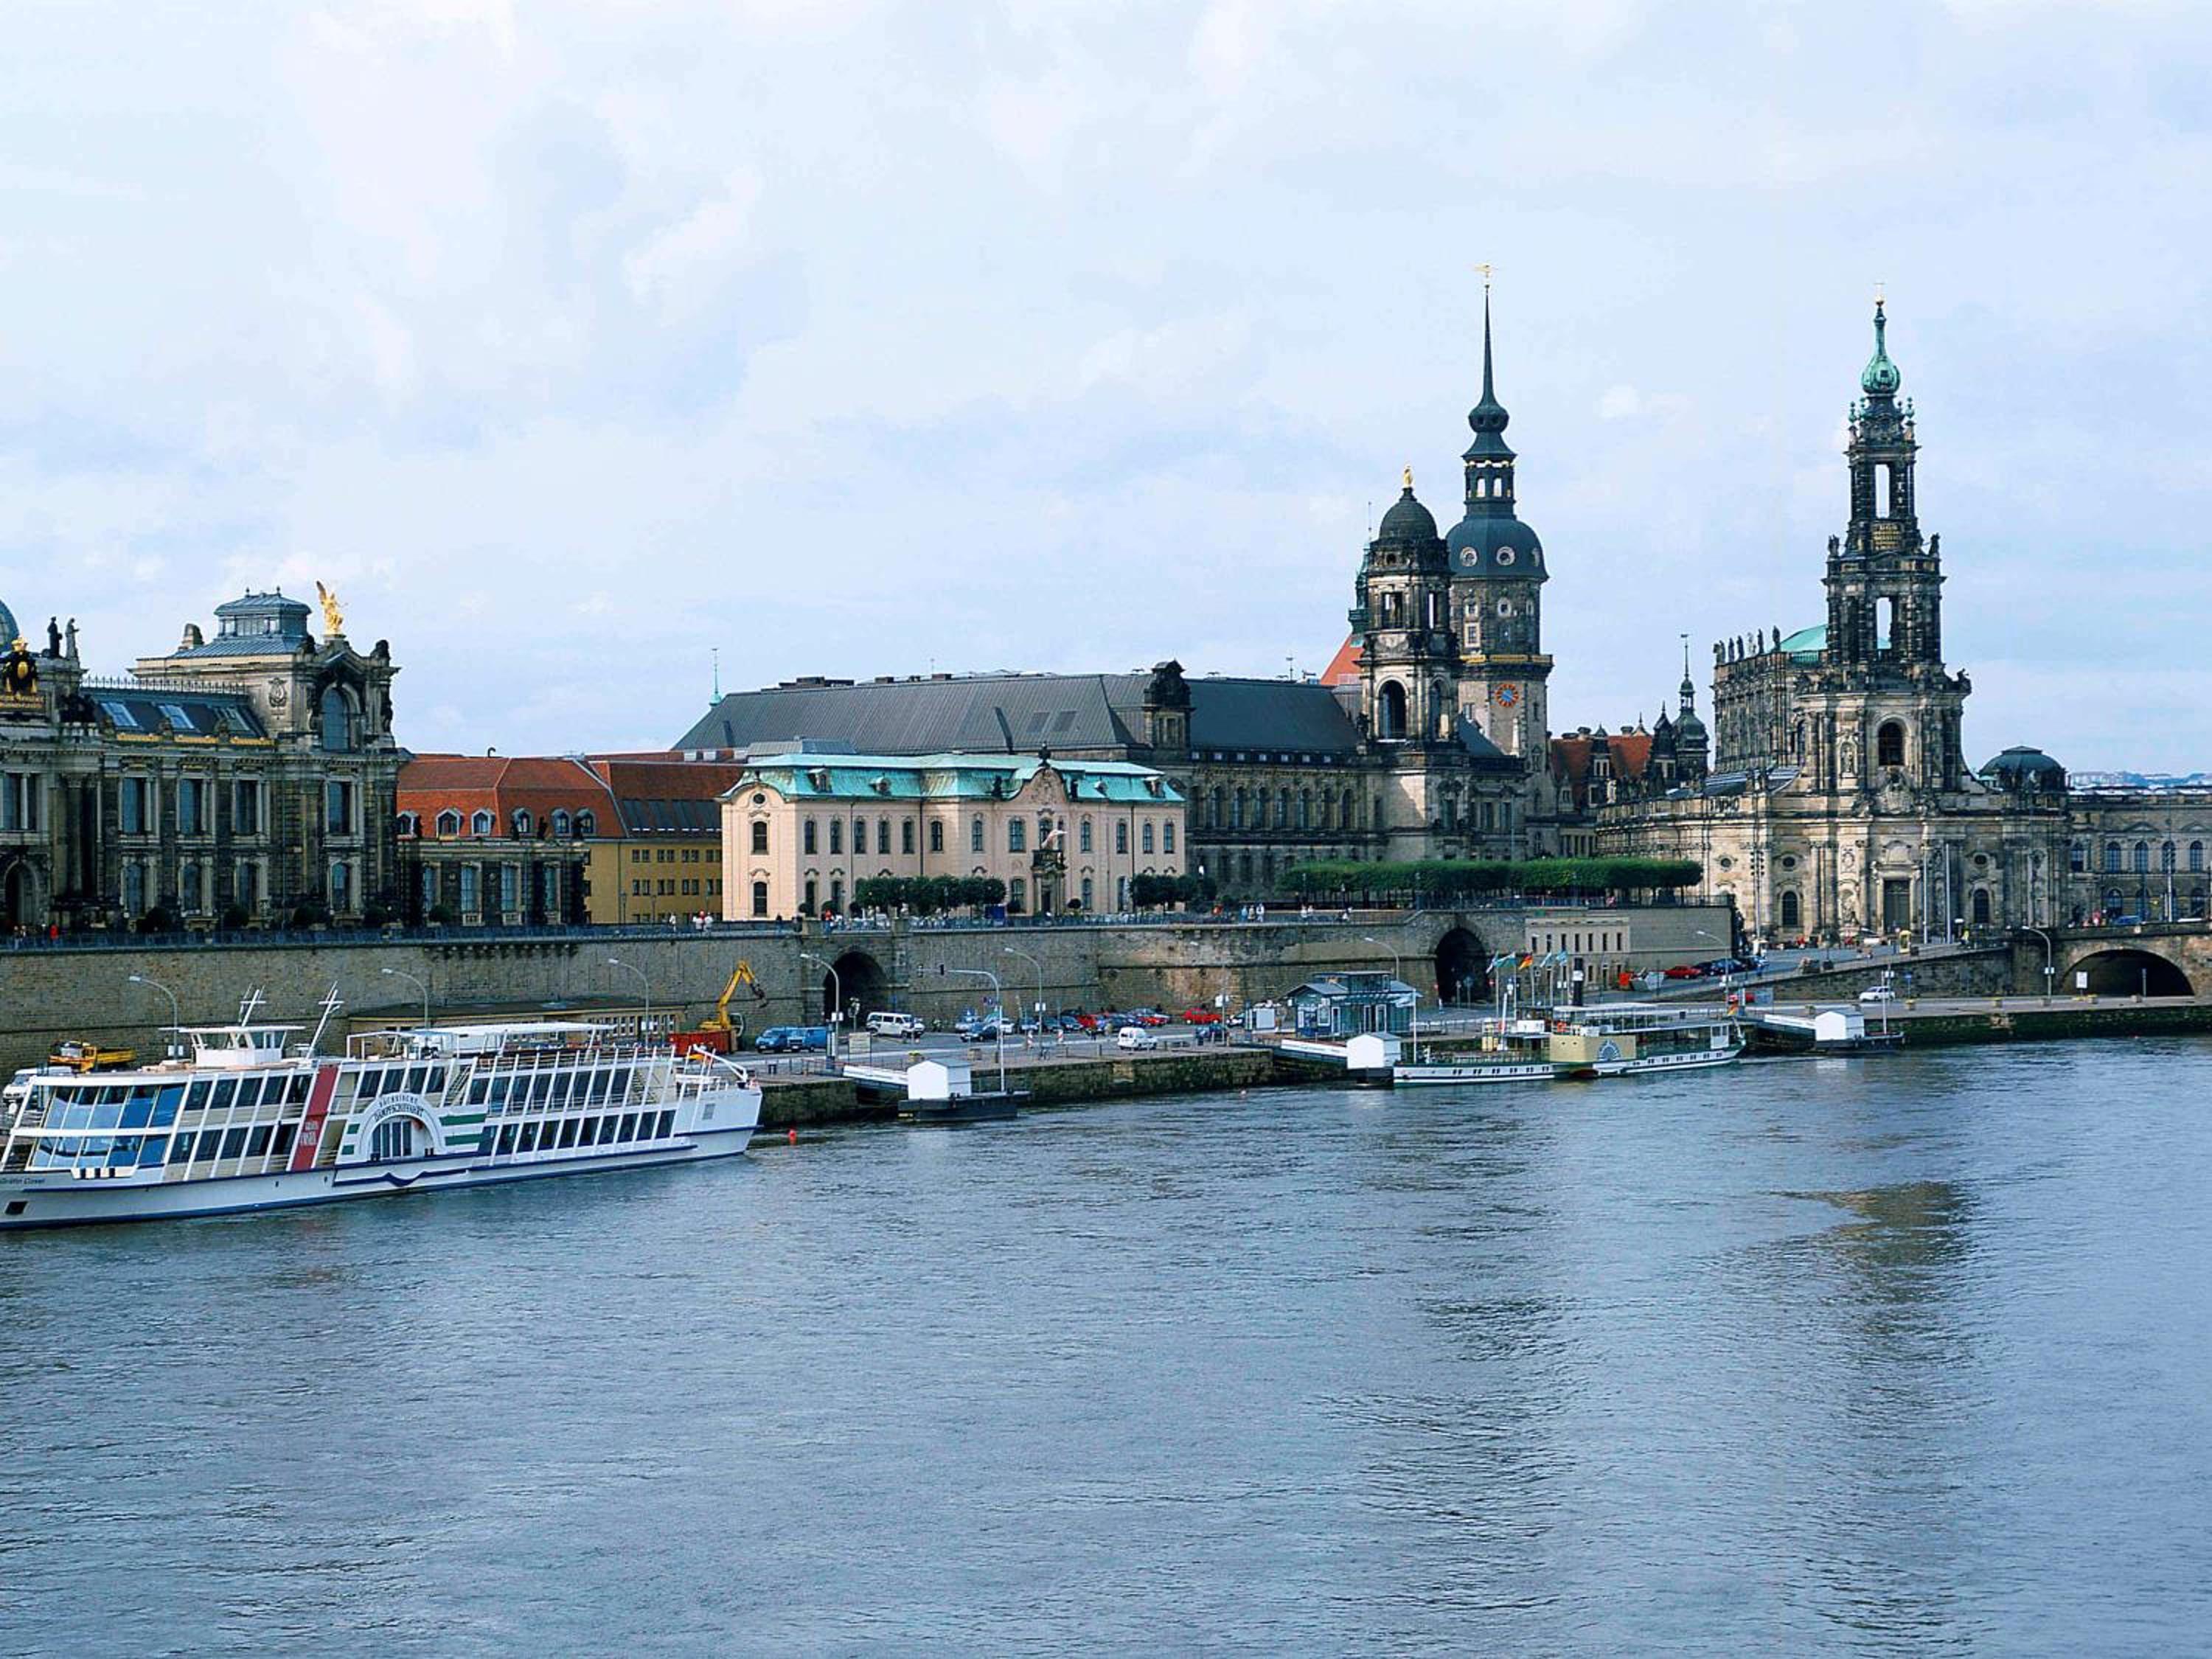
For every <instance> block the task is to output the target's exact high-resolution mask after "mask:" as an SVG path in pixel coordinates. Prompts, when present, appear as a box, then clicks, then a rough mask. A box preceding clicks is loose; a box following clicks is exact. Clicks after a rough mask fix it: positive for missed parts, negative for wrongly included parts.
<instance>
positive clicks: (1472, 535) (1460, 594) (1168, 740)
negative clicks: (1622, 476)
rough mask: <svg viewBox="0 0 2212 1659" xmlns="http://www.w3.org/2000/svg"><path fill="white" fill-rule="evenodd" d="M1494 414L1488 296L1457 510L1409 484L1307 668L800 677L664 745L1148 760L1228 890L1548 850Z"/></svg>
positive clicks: (1540, 758)
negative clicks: (1394, 864) (1325, 864)
mask: <svg viewBox="0 0 2212 1659" xmlns="http://www.w3.org/2000/svg"><path fill="white" fill-rule="evenodd" d="M1508 419H1509V416H1507V414H1506V411H1505V409H1504V405H1503V404H1500V403H1499V402H1498V398H1497V396H1496V392H1495V390H1494V382H1493V375H1492V352H1491V338H1490V323H1489V315H1488V308H1487V301H1486V304H1485V313H1484V321H1483V384H1482V395H1481V398H1480V401H1479V402H1478V403H1477V404H1475V406H1474V409H1473V410H1470V411H1469V413H1468V425H1469V426H1470V427H1471V428H1473V431H1474V442H1473V443H1472V444H1471V445H1470V446H1469V447H1468V450H1467V451H1466V453H1465V454H1464V455H1462V458H1461V459H1462V471H1463V474H1464V477H1465V508H1464V512H1463V515H1462V518H1461V520H1460V521H1459V523H1458V524H1457V525H1455V526H1454V527H1453V529H1452V530H1451V531H1450V532H1449V534H1443V533H1440V532H1439V531H1438V529H1437V521H1436V520H1435V518H1434V516H1433V515H1432V514H1431V513H1430V512H1429V510H1428V509H1427V508H1426V507H1424V506H1423V505H1422V504H1421V502H1420V501H1419V500H1418V499H1417V498H1416V497H1415V495H1414V493H1413V478H1412V475H1411V473H1410V471H1409V472H1408V473H1407V475H1406V478H1405V483H1404V488H1403V490H1402V492H1401V495H1400V497H1399V499H1398V501H1396V502H1395V504H1393V506H1392V507H1390V509H1389V512H1388V513H1385V514H1384V515H1383V520H1382V522H1381V524H1380V525H1379V526H1377V527H1376V532H1375V535H1374V536H1373V538H1371V539H1370V541H1369V543H1368V544H1367V545H1366V547H1365V549H1364V553H1363V556H1362V558H1361V561H1360V563H1359V566H1358V571H1357V573H1356V574H1355V577H1354V580H1353V601H1354V602H1353V605H1352V609H1351V613H1350V614H1351V621H1352V638H1351V639H1350V640H1348V641H1346V644H1345V646H1344V647H1343V649H1342V650H1340V652H1339V653H1338V654H1337V658H1336V659H1335V661H1334V662H1333V663H1332V664H1331V665H1330V668H1329V670H1328V672H1327V673H1325V674H1324V675H1322V677H1321V678H1319V679H1303V680H1298V679H1280V680H1270V679H1255V678H1232V677H1226V676H1218V675H1201V676H1192V677H1186V675H1185V672H1184V671H1183V668H1182V665H1181V664H1180V663H1178V662H1176V661H1172V660H1170V661H1165V662H1162V663H1160V664H1159V665H1157V666H1156V667H1155V668H1154V669H1153V670H1152V671H1151V672H1150V673H1149V674H1146V673H1141V672H1139V673H1126V674H985V675H952V674H933V675H931V676H928V677H927V678H905V679H900V678H891V677H884V678H878V679H875V680H872V681H863V682H858V683H855V682H853V681H848V680H830V679H824V678H804V679H799V680H794V681H790V682H787V683H786V684H782V685H779V686H775V687H771V688H769V689H766V690H758V691H746V692H738V693H733V694H732V695H730V696H725V697H722V698H720V700H718V701H717V702H716V703H715V704H714V707H713V708H710V709H709V710H708V712H707V713H706V714H705V715H703V716H702V718H701V719H700V720H698V721H697V722H696V724H694V725H693V726H692V727H691V729H690V731H688V732H685V733H684V735H683V736H682V737H681V738H678V740H677V743H676V745H675V747H676V749H677V750H678V751H680V752H681V753H683V754H684V755H686V756H688V757H693V758H698V759H720V760H734V759H740V758H743V757H744V756H745V755H746V754H747V753H749V752H764V751H766V750H770V749H773V748H775V747H779V746H781V747H786V748H798V747H799V746H800V745H802V744H810V743H811V744H817V746H821V747H824V748H843V749H846V750H861V751H865V752H868V753H879V754H886V755H898V756H908V757H913V756H924V755H968V756H983V755H994V756H1001V757H1012V756H1018V755H1034V754H1036V753H1037V752H1038V751H1039V750H1049V751H1050V753H1051V754H1052V755H1053V756H1054V757H1055V758H1057V759H1061V760H1069V761H1075V760H1084V761H1108V760H1110V761H1118V762H1122V763H1127V764H1131V765H1135V766H1142V767H1148V768H1152V769H1156V770H1158V771H1159V772H1160V773H1162V774H1163V775H1164V776H1165V777H1166V779H1167V780H1168V782H1169V785H1170V787H1172V788H1173V789H1174V790H1175V791H1176V793H1178V794H1180V795H1182V797H1184V798H1185V799H1188V803H1189V824H1188V836H1189V840H1188V859H1189V864H1190V867H1191V869H1192V871H1193V872H1194V873H1198V874H1201V875H1203V876H1205V877H1206V878H1207V879H1208V880H1210V881H1212V883H1214V884H1215V885H1216V886H1217V887H1218V888H1219V889H1220V890H1222V891H1223V892H1225V893H1227V894H1231V895H1237V896H1260V897H1264V896H1267V895H1268V894H1270V893H1272V892H1273V890H1274V888H1275V884H1276V882H1277V879H1278V878H1279V876H1280V875H1281V873H1282V872H1283V871H1284V870H1285V869H1287V868H1288V867H1289V866H1291V865H1293V864H1297V863H1301V862H1305V861H1309V860H1318V859H1332V860H1337V859H1340V860H1369V861H1372V860H1397V859H1418V858H1498V859H1504V858H1516V857H1520V856H1522V855H1524V854H1530V853H1537V852H1549V851H1555V850H1557V848H1558V834H1559V824H1560V822H1561V813H1560V805H1559V804H1560V802H1561V801H1562V800H1563V799H1565V798H1566V797H1565V794H1564V793H1563V792H1562V791H1561V790H1560V789H1559V787H1558V786H1557V784H1556V783H1555V782H1554V781H1553V778H1552V776H1551V774H1550V771H1549V769H1548V768H1547V764H1546V738H1547V731H1546V725H1545V721H1546V718H1547V686H1548V682H1549V678H1550V674H1551V668H1552V659H1550V658H1549V657H1548V656H1547V655H1546V654H1544V652H1543V647H1542V629H1541V622H1542V617H1541V603H1542V589H1543V585H1544V583H1545V581H1546V580H1547V576H1548V572H1547V568H1546V566H1545V555H1544V549H1543V546H1542V544H1541V541H1540V540H1539V539H1538V538H1537V536H1536V534H1535V532H1534V531H1533V530H1531V529H1530V528H1529V527H1528V525H1526V524H1525V523H1523V522H1522V520H1521V519H1520V518H1519V516H1518V511H1517V505H1516V503H1517V493H1516V484H1515V468H1516V457H1515V455H1514V453H1513V451H1512V450H1511V449H1510V447H1508V446H1507V444H1506V442H1505V439H1504V432H1505V428H1506V425H1507V422H1508ZM732 891H733V892H734V891H736V890H735V889H733V890H732Z"/></svg>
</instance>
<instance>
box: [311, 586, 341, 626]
mask: <svg viewBox="0 0 2212 1659" xmlns="http://www.w3.org/2000/svg"><path fill="white" fill-rule="evenodd" d="M315 597H316V598H317V599H320V600H321V601H322V602H323V632H325V634H343V633H344V632H345V611H344V610H343V608H342V607H341V606H340V605H339V604H338V596H337V594H335V593H333V592H331V590H330V589H329V588H327V587H325V586H323V585H322V584H321V583H320V582H317V583H316V584H315Z"/></svg>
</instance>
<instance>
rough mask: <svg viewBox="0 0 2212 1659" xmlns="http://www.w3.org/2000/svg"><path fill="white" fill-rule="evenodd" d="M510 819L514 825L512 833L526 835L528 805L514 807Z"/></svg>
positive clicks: (527, 830)
mask: <svg viewBox="0 0 2212 1659" xmlns="http://www.w3.org/2000/svg"><path fill="white" fill-rule="evenodd" d="M511 821H512V822H513V825H514V833H515V834H516V835H517V836H526V835H528V834H529V833H530V809H529V808H528V807H526V806H518V807H516V808H515V809H514V817H513V819H512V820H511Z"/></svg>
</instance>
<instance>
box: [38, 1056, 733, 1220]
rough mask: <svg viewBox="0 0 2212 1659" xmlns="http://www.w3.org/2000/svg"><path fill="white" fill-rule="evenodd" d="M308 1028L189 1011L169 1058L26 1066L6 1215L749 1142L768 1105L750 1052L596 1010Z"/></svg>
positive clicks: (580, 1169)
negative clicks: (335, 1033)
mask: <svg viewBox="0 0 2212 1659" xmlns="http://www.w3.org/2000/svg"><path fill="white" fill-rule="evenodd" d="M327 1019H328V1014H327V1013H325V1022H327ZM302 1029H303V1028H301V1027H300V1026H296V1025H266V1024H248V1023H244V1022H241V1023H240V1024H234V1025H218V1026H204V1027H197V1028H188V1029H186V1030H184V1031H182V1032H181V1033H180V1034H179V1035H180V1036H182V1038H183V1039H184V1042H183V1043H182V1045H180V1046H181V1047H182V1048H183V1050H184V1052H183V1054H182V1057H180V1058H177V1059H172V1060H164V1061H162V1062H161V1063H160V1064H158V1065H153V1066H141V1067H137V1068H136V1069H132V1070H128V1071H110V1072H94V1073H82V1072H78V1071H76V1070H75V1069H73V1068H70V1067H64V1066H42V1067H35V1068H33V1069H30V1070H27V1071H22V1072H18V1073H16V1074H15V1078H14V1079H13V1080H12V1081H11V1082H10V1083H9V1085H7V1087H6V1088H5V1090H0V1230H5V1229H9V1228H19V1227H47V1226H58V1225H67V1224H70V1223H73V1222H94V1221H140V1220H150V1219H153V1218H159V1217H181V1216H205V1215H222V1214H229V1213H233V1212H239V1211H247V1210H270V1209H281V1208H286V1207H289V1206H293V1205H300V1204H324V1203H330V1202H332V1201H334V1200H339V1199H349V1198H370V1197H380V1196H385V1195H388V1194H393V1193H405V1192H431V1191H439V1190H442V1189H445V1188H454V1187H478V1186H483V1185H487V1184H489V1183H491V1182H507V1181H528V1180H534V1179H538V1178H539V1177H542V1176H562V1175H582V1174H586V1173H591V1172H596V1171H600V1170H623V1169H634V1168H636V1167H639V1166H641V1165H647V1164H688V1163H694V1162H696V1161H698V1160H701V1159H704V1158H728V1157H731V1156H732V1155H734V1154H736V1153H738V1152H743V1151H744V1149H745V1146H746V1143H747V1142H748V1141H750V1139H751V1138H752V1133H753V1129H754V1127H755V1126H756V1125H757V1123H758V1122H759V1120H760V1103H761V1095H760V1090H759V1088H758V1087H757V1085H756V1084H755V1083H754V1081H753V1079H752V1078H751V1077H750V1074H749V1073H746V1072H745V1071H744V1068H743V1067H741V1066H737V1065H735V1064H733V1063H732V1062H731V1061H730V1060H726V1059H724V1058H723V1057H722V1056H720V1055H719V1054H708V1053H704V1052H695V1053H690V1054H678V1053H677V1052H676V1051H675V1050H674V1049H673V1048H671V1047H670V1046H669V1045H668V1044H667V1043H665V1042H661V1043H658V1044H654V1043H641V1042H637V1041H636V1040H635V1036H634V1035H630V1036H623V1035H618V1034H617V1033H616V1032H613V1031H611V1030H607V1029H606V1028H605V1027H602V1026H599V1025H594V1024H585V1023H576V1022H568V1021H532V1022H528V1023H523V1024H498V1025H465V1026H443V1027H441V1026H426V1027H423V1028H422V1029H419V1030H393V1031H384V1032H376V1033H373V1034H370V1035H368V1036H356V1037H355V1038H353V1039H352V1040H351V1041H350V1042H349V1043H348V1044H347V1052H346V1054H345V1055H344V1057H343V1058H342V1059H341V1058H338V1057H337V1056H334V1055H326V1054H318V1053H317V1052H316V1047H317V1045H316V1043H315V1042H313V1041H312V1040H310V1041H308V1042H295V1040H294V1037H295V1033H297V1032H298V1031H300V1030H302ZM317 1030H318V1034H319V1031H320V1027H318V1028H317Z"/></svg>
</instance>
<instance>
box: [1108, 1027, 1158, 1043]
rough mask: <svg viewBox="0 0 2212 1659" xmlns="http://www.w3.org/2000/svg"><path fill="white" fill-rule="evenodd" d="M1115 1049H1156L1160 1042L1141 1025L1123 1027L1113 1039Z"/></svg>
mask: <svg viewBox="0 0 2212 1659" xmlns="http://www.w3.org/2000/svg"><path fill="white" fill-rule="evenodd" d="M1114 1046H1115V1048H1158V1047H1159V1046H1160V1040H1159V1039H1158V1037H1156V1036H1153V1035H1152V1033H1151V1032H1150V1031H1147V1030H1146V1029H1145V1028H1144V1027H1143V1026H1141V1025H1124V1026H1123V1027H1122V1028H1121V1032H1120V1034H1119V1035H1118V1036H1115V1039H1114Z"/></svg>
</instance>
